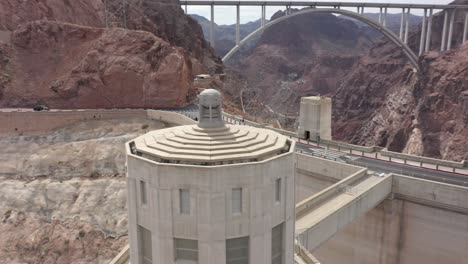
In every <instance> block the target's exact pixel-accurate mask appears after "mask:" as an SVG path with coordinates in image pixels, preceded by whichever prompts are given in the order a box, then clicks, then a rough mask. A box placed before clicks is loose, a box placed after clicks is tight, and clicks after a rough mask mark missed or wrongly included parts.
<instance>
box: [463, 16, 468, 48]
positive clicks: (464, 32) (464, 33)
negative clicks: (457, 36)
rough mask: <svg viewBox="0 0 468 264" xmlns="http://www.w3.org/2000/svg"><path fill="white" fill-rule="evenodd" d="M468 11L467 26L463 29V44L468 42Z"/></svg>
mask: <svg viewBox="0 0 468 264" xmlns="http://www.w3.org/2000/svg"><path fill="white" fill-rule="evenodd" d="M466 34H468V11H465V26H464V27H463V43H465V42H466V39H467V38H468V36H467V35H466Z"/></svg>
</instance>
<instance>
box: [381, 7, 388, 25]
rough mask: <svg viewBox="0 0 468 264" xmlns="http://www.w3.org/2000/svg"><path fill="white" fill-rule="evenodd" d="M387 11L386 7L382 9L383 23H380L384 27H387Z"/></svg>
mask: <svg viewBox="0 0 468 264" xmlns="http://www.w3.org/2000/svg"><path fill="white" fill-rule="evenodd" d="M387 12H388V10H387V8H385V9H384V16H383V23H382V25H383V26H384V27H387Z"/></svg>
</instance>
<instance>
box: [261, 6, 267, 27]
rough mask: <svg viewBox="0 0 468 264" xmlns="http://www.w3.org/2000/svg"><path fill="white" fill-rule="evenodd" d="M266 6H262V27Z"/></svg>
mask: <svg viewBox="0 0 468 264" xmlns="http://www.w3.org/2000/svg"><path fill="white" fill-rule="evenodd" d="M265 13H266V6H265V5H262V21H261V25H262V27H264V26H265V16H266V14H265Z"/></svg>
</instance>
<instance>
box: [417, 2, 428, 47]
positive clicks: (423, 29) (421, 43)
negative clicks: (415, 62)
mask: <svg viewBox="0 0 468 264" xmlns="http://www.w3.org/2000/svg"><path fill="white" fill-rule="evenodd" d="M426 18H427V9H426V8H424V15H423V18H422V23H421V39H420V40H419V56H421V55H422V54H423V53H424V46H425V45H424V42H425V40H426V30H427V29H426Z"/></svg>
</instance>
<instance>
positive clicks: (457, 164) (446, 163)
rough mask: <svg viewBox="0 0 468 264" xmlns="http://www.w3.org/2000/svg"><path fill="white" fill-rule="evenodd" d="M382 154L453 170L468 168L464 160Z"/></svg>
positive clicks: (393, 153)
mask: <svg viewBox="0 0 468 264" xmlns="http://www.w3.org/2000/svg"><path fill="white" fill-rule="evenodd" d="M380 154H381V155H382V156H387V157H392V158H399V159H406V160H411V161H417V162H423V163H429V164H434V165H441V166H447V167H452V168H460V169H462V168H465V167H467V166H468V161H466V160H463V161H461V162H456V161H450V160H441V159H434V158H428V157H421V156H415V155H410V154H404V153H398V152H393V151H388V150H387V149H383V150H381V151H380Z"/></svg>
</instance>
